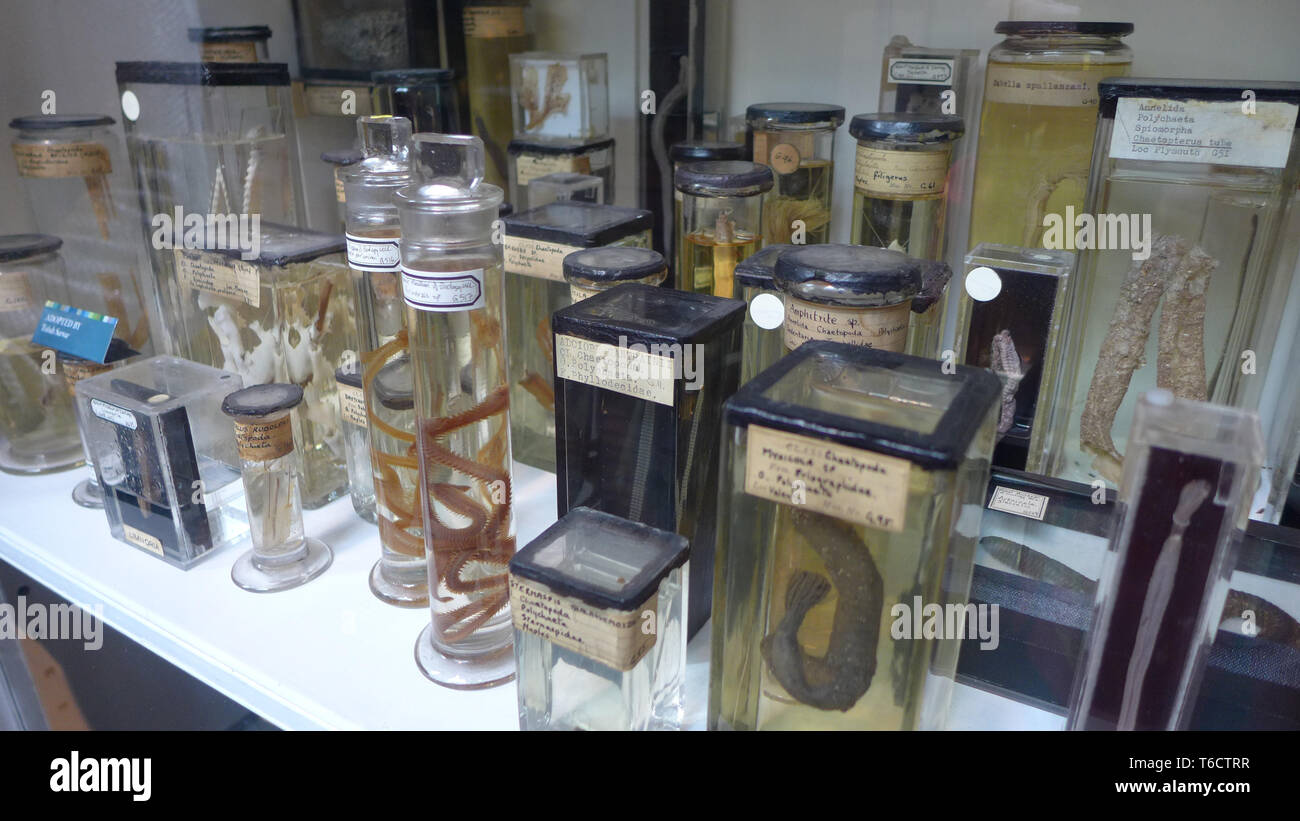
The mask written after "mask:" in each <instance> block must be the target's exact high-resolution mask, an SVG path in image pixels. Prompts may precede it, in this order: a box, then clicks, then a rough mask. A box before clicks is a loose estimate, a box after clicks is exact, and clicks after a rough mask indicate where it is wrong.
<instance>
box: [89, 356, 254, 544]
mask: <svg viewBox="0 0 1300 821" xmlns="http://www.w3.org/2000/svg"><path fill="white" fill-rule="evenodd" d="M241 385H242V382H241V380H240V378H239V376H238V375H237V374H233V373H226V372H225V371H219V370H217V369H216V368H211V367H208V366H207V365H200V364H198V363H196V362H190V361H189V360H187V359H176V358H173V357H169V356H155V357H151V358H149V359H141V360H137V361H135V362H132V363H130V364H128V365H124V366H122V367H120V368H114V369H113V370H111V371H108V372H107V373H101V374H98V375H96V376H91V377H87V378H86V379H83V380H81V381H80V382H78V383H77V408H78V410H77V418H78V421H79V422H80V424H81V425H82V437H83V439H84V440H85V443H86V446H87V447H88V448H89V449H90V454H91V456H92V457H93V458H94V463H95V476H96V479H97V481H98V482H99V486H100V487H101V488H102V489H103V492H104V514H105V515H106V516H107V517H108V527H109V530H110V531H111V532H112V534H113V538H115V539H118V540H119V541H122V542H126V543H127V544H129V545H132V546H134V547H137V548H139V549H141V550H143V551H145V552H146V553H149V554H151V555H154V556H157V557H158V558H160V559H162V560H163V561H165V562H167V563H168V564H171V565H174V566H176V567H179V568H181V569H188V568H190V567H192V566H193V565H194V564H195V563H196V562H198V561H199V560H200V559H202V558H204V557H205V556H208V555H210V554H211V553H213V552H214V551H216V550H218V549H220V548H223V547H227V546H231V545H235V544H238V543H239V542H241V541H244V540H245V539H247V538H248V524H249V523H248V515H247V511H246V508H245V500H244V485H243V483H241V482H240V475H239V474H240V460H239V456H238V455H237V454H236V449H235V442H234V440H233V439H232V438H231V436H230V420H229V419H227V418H225V417H224V416H223V415H222V414H221V401H222V398H223V397H225V396H227V395H229V394H230V392H231V391H235V390H238V389H239V388H240V386H241Z"/></svg>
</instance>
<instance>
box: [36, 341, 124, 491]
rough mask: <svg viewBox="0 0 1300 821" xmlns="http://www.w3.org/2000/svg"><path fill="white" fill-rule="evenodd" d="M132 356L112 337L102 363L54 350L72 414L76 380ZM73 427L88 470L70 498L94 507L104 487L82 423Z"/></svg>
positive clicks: (120, 363)
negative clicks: (87, 476)
mask: <svg viewBox="0 0 1300 821" xmlns="http://www.w3.org/2000/svg"><path fill="white" fill-rule="evenodd" d="M136 356H139V353H138V352H136V351H133V350H131V348H130V347H128V346H127V344H126V343H125V342H123V341H122V340H121V339H120V338H116V337H115V338H114V339H113V340H112V341H111V342H110V343H109V345H108V353H107V354H105V356H104V361H103V362H102V363H100V362H96V361H94V360H93V359H82V358H81V357H79V356H73V355H72V354H66V353H64V352H63V351H58V352H56V353H55V356H54V359H55V361H56V362H57V363H58V366H59V370H60V371H61V372H62V373H63V381H64V383H66V384H67V386H68V395H69V396H71V397H73V404H72V407H73V411H74V414H75V413H76V412H77V405H76V396H77V392H76V390H77V383H78V382H80V381H81V380H83V379H88V378H89V377H92V376H94V375H96V374H100V373H104V372H105V371H111V370H112V369H113V368H116V367H118V366H120V365H125V364H126V363H127V362H129V361H130V360H131V359H133V358H135V357H136ZM77 429H78V431H79V432H80V434H81V445H82V447H83V448H84V449H85V451H86V469H87V470H88V471H89V473H90V476H89V478H86V479H82V480H81V481H80V482H78V483H77V486H76V487H74V488H73V489H72V501H74V502H76V503H77V504H78V505H80V506H81V507H88V508H91V509H92V510H98V509H100V508H102V507H103V506H104V489H103V488H101V487H100V486H99V480H98V479H97V478H95V457H94V456H92V455H91V453H90V445H89V444H88V443H87V442H86V434H85V431H86V426H85V424H84V423H82V421H81V420H80V419H78V420H77Z"/></svg>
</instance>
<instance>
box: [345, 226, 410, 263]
mask: <svg viewBox="0 0 1300 821" xmlns="http://www.w3.org/2000/svg"><path fill="white" fill-rule="evenodd" d="M343 236H344V237H345V238H346V239H347V243H348V265H351V266H352V267H353V268H356V269H357V270H358V271H399V270H401V268H402V251H401V246H400V242H401V241H400V240H399V239H398V238H397V237H358V236H356V235H355V234H344V235H343Z"/></svg>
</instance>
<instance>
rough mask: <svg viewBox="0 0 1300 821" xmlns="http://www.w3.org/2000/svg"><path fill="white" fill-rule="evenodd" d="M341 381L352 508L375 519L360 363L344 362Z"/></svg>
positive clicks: (341, 413) (341, 415) (338, 375)
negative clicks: (350, 365)
mask: <svg viewBox="0 0 1300 821" xmlns="http://www.w3.org/2000/svg"><path fill="white" fill-rule="evenodd" d="M334 380H335V381H336V382H338V383H339V387H338V395H339V420H340V421H341V423H342V429H343V449H344V452H345V454H346V455H347V460H348V493H349V494H351V496H352V509H353V510H355V511H356V512H357V515H358V516H360V517H361V518H362V519H365V520H366V521H367V522H370V523H371V524H374V522H375V477H374V474H373V473H371V470H370V422H369V419H368V418H367V416H366V392H365V389H364V387H363V381H362V370H361V367H360V366H353V367H348V366H347V365H344V366H342V367H340V368H339V369H338V370H336V371H335V372H334Z"/></svg>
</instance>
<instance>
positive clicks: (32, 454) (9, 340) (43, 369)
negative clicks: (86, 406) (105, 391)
mask: <svg viewBox="0 0 1300 821" xmlns="http://www.w3.org/2000/svg"><path fill="white" fill-rule="evenodd" d="M62 244H63V243H62V241H61V240H59V238H58V237H50V236H44V235H41V234H11V235H9V236H0V470H5V471H8V472H10V473H45V472H46V471H51V470H63V469H64V468H69V467H72V466H73V465H77V464H80V462H81V459H82V455H83V451H82V448H81V446H80V445H81V443H80V442H79V441H78V440H77V435H76V428H77V422H76V417H75V416H74V414H73V410H72V400H71V399H70V398H69V396H68V390H67V388H66V387H65V386H64V384H63V379H62V377H60V376H59V374H58V372H57V370H55V368H53V367H51V366H52V365H53V364H54V352H53V351H49V352H47V349H45V348H41V347H39V346H37V345H33V344H32V334H33V333H35V332H36V326H37V324H38V323H39V322H40V318H41V311H42V309H43V308H44V306H45V302H46V301H47V300H52V301H54V302H60V303H66V302H67V299H68V295H67V294H68V292H67V284H66V277H65V274H64V270H63V262H62V260H61V259H60V258H59V246H61V245H62Z"/></svg>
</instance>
